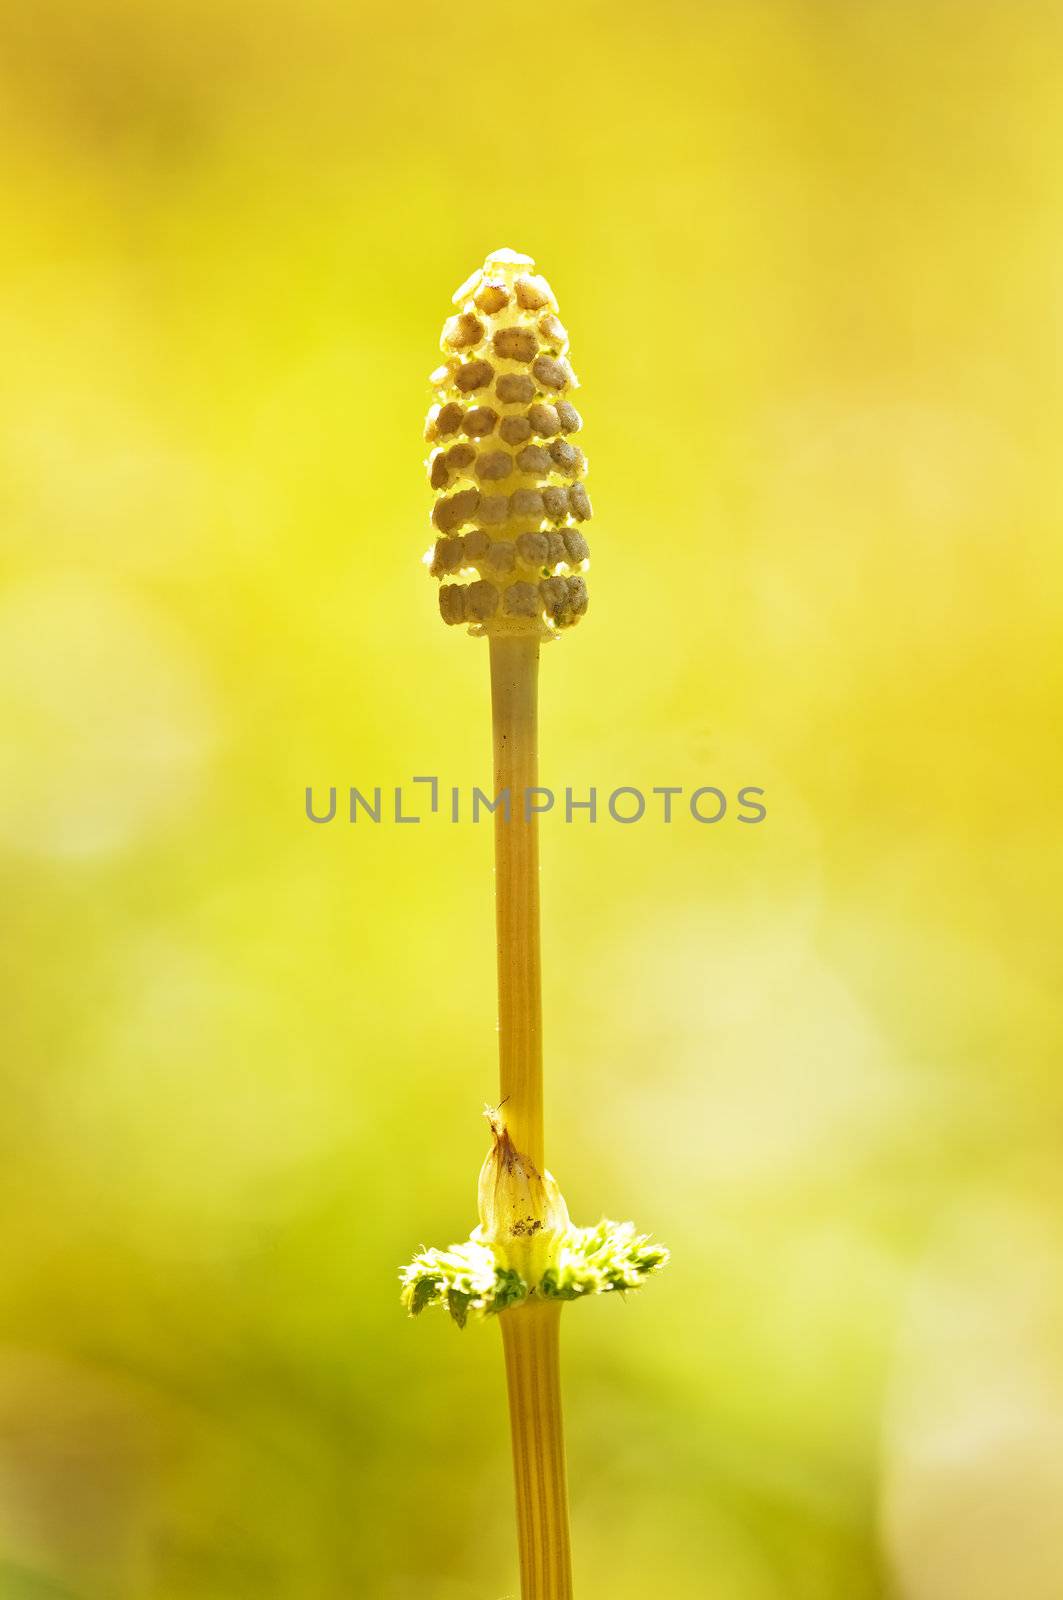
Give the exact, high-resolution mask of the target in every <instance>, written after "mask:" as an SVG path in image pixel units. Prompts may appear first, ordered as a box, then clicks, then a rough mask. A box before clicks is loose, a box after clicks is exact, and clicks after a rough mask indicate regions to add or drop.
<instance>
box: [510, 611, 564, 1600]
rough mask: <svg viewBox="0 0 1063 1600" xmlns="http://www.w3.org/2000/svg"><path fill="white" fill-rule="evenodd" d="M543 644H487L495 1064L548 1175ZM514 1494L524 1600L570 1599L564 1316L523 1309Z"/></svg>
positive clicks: (515, 1364) (552, 1308)
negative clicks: (530, 795)
mask: <svg viewBox="0 0 1063 1600" xmlns="http://www.w3.org/2000/svg"><path fill="white" fill-rule="evenodd" d="M538 686H539V641H538V639H534V638H533V639H526V638H519V637H512V636H511V637H494V638H492V640H491V713H492V723H493V727H494V753H495V795H496V796H498V795H500V794H501V793H502V792H503V791H508V794H509V802H510V803H509V812H508V820H507V815H506V810H505V808H504V807H500V808H499V809H498V810H497V811H496V812H495V915H496V922H497V931H498V1063H499V1077H500V1084H501V1098H502V1100H503V1101H504V1102H505V1120H506V1126H507V1128H508V1130H509V1135H510V1138H511V1139H512V1141H513V1144H514V1145H515V1146H516V1148H517V1149H518V1150H520V1151H521V1152H522V1153H523V1154H524V1155H526V1156H528V1157H529V1158H530V1160H531V1161H532V1162H533V1163H534V1164H535V1166H536V1167H537V1168H538V1169H539V1171H540V1172H542V1171H543V1167H544V1163H543V1037H542V977H541V970H540V960H539V835H538V819H537V816H536V814H535V811H534V799H533V809H532V810H531V814H530V815H529V810H528V807H527V803H526V797H527V791H528V790H531V789H534V788H535V787H536V785H537V784H538V782H539V741H538ZM499 1321H500V1323H501V1327H502V1344H503V1347H504V1349H505V1355H506V1386H507V1390H508V1393H509V1420H510V1428H511V1431H512V1435H513V1473H514V1478H515V1482H516V1490H517V1547H518V1553H519V1556H520V1592H521V1596H522V1600H571V1597H572V1558H571V1554H570V1549H569V1533H568V1491H567V1486H566V1480H565V1444H564V1436H563V1433H562V1428H561V1373H560V1362H559V1355H558V1332H559V1327H560V1322H561V1307H560V1306H559V1305H557V1304H551V1302H549V1301H545V1300H536V1299H531V1300H526V1301H525V1302H524V1303H523V1304H522V1305H519V1306H515V1307H513V1309H512V1310H510V1311H504V1312H502V1314H501V1317H500V1318H499Z"/></svg>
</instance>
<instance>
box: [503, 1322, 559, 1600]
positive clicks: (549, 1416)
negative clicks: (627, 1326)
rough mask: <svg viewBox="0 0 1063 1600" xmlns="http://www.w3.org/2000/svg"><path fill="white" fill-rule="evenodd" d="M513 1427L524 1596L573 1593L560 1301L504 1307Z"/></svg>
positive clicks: (543, 1598) (554, 1598)
mask: <svg viewBox="0 0 1063 1600" xmlns="http://www.w3.org/2000/svg"><path fill="white" fill-rule="evenodd" d="M499 1321H500V1322H501V1324H502V1345H503V1348H504V1350H505V1353H506V1388H507V1391H508V1394H509V1420H510V1427H511V1429H512V1433H513V1475H514V1479H515V1481H516V1488H517V1546H518V1551H519V1554H520V1592H521V1596H522V1600H572V1556H571V1551H570V1547H569V1533H568V1484H567V1480H566V1473H565V1440H564V1432H563V1429H562V1424H561V1370H560V1361H559V1356H558V1331H559V1328H560V1324H561V1307H560V1306H559V1305H556V1304H551V1302H550V1301H548V1300H526V1301H525V1302H524V1304H523V1305H519V1306H515V1307H514V1308H513V1309H512V1310H511V1311H503V1313H502V1315H501V1317H500V1318H499Z"/></svg>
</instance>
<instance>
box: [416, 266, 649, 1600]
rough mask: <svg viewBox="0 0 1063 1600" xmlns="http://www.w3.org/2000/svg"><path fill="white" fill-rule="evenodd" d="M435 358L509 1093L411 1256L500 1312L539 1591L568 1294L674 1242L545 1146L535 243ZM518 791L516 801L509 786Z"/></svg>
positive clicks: (475, 283) (556, 1562) (458, 1317)
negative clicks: (582, 1207)
mask: <svg viewBox="0 0 1063 1600" xmlns="http://www.w3.org/2000/svg"><path fill="white" fill-rule="evenodd" d="M454 302H455V305H456V307H457V309H456V312H455V314H454V315H453V316H452V317H450V319H449V320H448V321H447V323H446V324H445V326H444V328H443V337H442V350H443V362H442V365H440V366H439V367H437V369H436V370H435V372H433V374H432V378H431V381H432V383H433V385H434V386H435V390H436V398H435V402H434V404H433V405H432V407H431V409H430V411H429V413H428V426H427V439H428V441H429V444H430V446H431V453H430V455H429V459H428V474H429V481H430V483H431V485H432V488H433V489H435V490H436V491H437V495H436V501H435V505H434V507H433V511H432V522H433V524H434V526H435V528H436V530H437V533H438V538H437V539H436V542H435V545H434V548H433V549H432V550H430V551H429V552H428V554H427V556H426V557H425V560H426V562H427V563H428V564H429V565H430V569H431V572H432V574H433V576H434V577H436V578H438V579H440V580H441V581H440V589H439V609H440V613H441V615H442V617H443V620H444V621H445V622H447V623H449V624H451V625H456V624H459V623H466V624H468V625H469V632H470V633H472V634H474V635H478V636H481V637H486V639H487V641H488V646H489V650H490V658H491V705H492V723H493V734H494V780H495V801H496V808H495V813H494V818H495V911H496V931H497V942H498V1043H499V1067H500V1088H501V1104H500V1105H499V1107H498V1108H497V1110H489V1111H488V1113H487V1115H488V1120H489V1123H490V1129H491V1148H490V1150H489V1152H488V1155H487V1157H486V1159H485V1161H484V1164H483V1168H482V1170H481V1172H480V1182H479V1195H478V1210H479V1225H478V1226H477V1227H476V1228H474V1229H473V1231H472V1234H471V1235H470V1237H469V1238H468V1239H466V1240H465V1241H464V1242H463V1243H462V1244H456V1245H452V1246H451V1247H450V1248H449V1249H446V1250H423V1251H422V1252H421V1253H420V1254H419V1255H417V1256H415V1258H414V1259H413V1261H412V1262H411V1263H410V1264H409V1266H407V1267H406V1268H404V1270H403V1272H402V1300H403V1304H404V1305H405V1306H406V1308H407V1310H408V1311H409V1312H410V1314H411V1315H412V1316H417V1315H418V1314H419V1313H420V1312H421V1311H423V1310H424V1309H425V1308H426V1307H428V1306H432V1305H438V1306H441V1307H443V1308H444V1309H445V1310H446V1311H448V1312H449V1313H450V1315H451V1316H452V1317H453V1319H454V1321H455V1322H456V1323H457V1324H458V1326H459V1327H464V1326H465V1324H466V1322H467V1320H468V1318H469V1316H470V1314H472V1315H474V1316H477V1317H487V1316H493V1315H497V1316H498V1321H499V1326H500V1328H501V1331H502V1344H503V1348H504V1352H505V1361H506V1383H507V1390H508V1395H509V1414H510V1425H511V1430H512V1437H513V1464H514V1475H515V1479H516V1501H517V1543H518V1553H519V1559H520V1576H521V1595H522V1597H523V1600H571V1595H572V1571H571V1556H570V1549H569V1531H568V1495H567V1488H566V1479H565V1453H564V1441H563V1436H562V1426H561V1392H560V1375H559V1359H558V1331H559V1325H560V1318H561V1307H562V1304H563V1302H564V1301H566V1300H578V1299H580V1298H581V1297H582V1296H584V1295H589V1294H607V1293H609V1292H610V1291H613V1290H621V1291H623V1290H626V1289H634V1288H637V1287H638V1286H639V1285H640V1284H641V1283H643V1282H644V1281H645V1279H646V1278H647V1277H648V1276H649V1274H650V1273H652V1272H655V1271H656V1270H657V1269H658V1268H660V1267H662V1266H664V1264H665V1262H666V1261H667V1259H668V1252H667V1250H666V1249H665V1248H664V1247H663V1246H662V1245H659V1244H655V1243H653V1242H652V1241H651V1240H650V1239H649V1238H648V1237H647V1236H646V1235H643V1234H638V1233H636V1231H635V1228H634V1226H633V1224H632V1223H630V1222H620V1223H618V1222H611V1221H608V1220H607V1219H603V1220H602V1221H601V1222H599V1223H597V1224H596V1225H595V1226H594V1227H590V1228H578V1227H574V1226H573V1225H572V1223H571V1222H570V1220H569V1214H568V1207H567V1206H566V1204H565V1201H564V1198H563V1196H562V1194H561V1191H560V1189H559V1188H558V1185H557V1183H556V1181H555V1180H554V1179H553V1178H552V1177H551V1175H550V1173H549V1172H548V1171H547V1170H546V1166H545V1162H544V1150H543V1070H542V998H541V974H540V956H539V845H538V833H537V818H536V814H535V811H534V810H533V809H532V808H531V806H530V804H529V803H528V795H529V792H530V791H532V790H534V789H535V787H536V786H537V783H538V720H537V702H538V673H539V647H540V644H541V642H542V641H543V640H544V639H550V638H552V637H554V636H555V635H557V634H558V633H560V632H561V631H562V630H564V629H567V628H569V627H570V626H571V625H572V624H574V623H575V622H577V621H578V620H579V619H580V617H582V616H583V615H584V613H585V612H586V610H587V584H586V579H585V577H584V574H585V572H586V570H587V567H588V565H589V555H590V551H589V549H588V546H587V541H586V538H585V537H584V534H583V531H582V526H581V525H582V524H583V523H585V522H587V521H588V519H589V518H590V515H591V506H590V501H589V500H588V498H587V491H586V489H585V488H584V485H583V481H582V480H583V476H584V473H585V470H586V462H585V460H584V456H583V452H582V451H581V450H580V449H579V447H578V446H577V445H575V444H573V443H572V441H571V437H570V436H571V435H572V434H575V433H578V432H579V430H580V428H581V427H582V421H581V418H580V416H579V413H578V412H577V411H576V409H575V407H574V406H573V405H572V402H571V399H570V398H569V397H570V395H571V393H572V391H573V390H574V389H575V388H576V387H577V382H576V378H575V375H574V374H573V372H572V369H571V367H570V366H569V364H568V361H567V359H566V356H567V350H568V335H567V334H566V332H565V329H564V328H563V326H562V324H561V322H560V321H559V320H558V316H557V302H556V301H555V299H554V296H553V292H552V290H551V289H550V286H549V284H548V283H547V282H546V280H545V279H544V278H542V277H540V276H538V275H536V273H535V264H534V262H533V261H532V260H531V259H530V257H528V256H522V255H517V254H516V253H515V252H514V251H512V250H496V251H495V252H493V254H491V255H490V256H488V258H487V261H486V263H485V264H484V267H483V268H482V270H480V271H478V272H475V273H474V274H473V275H472V277H471V278H469V279H468V281H467V282H466V283H464V284H462V286H461V288H460V289H459V290H458V291H457V293H456V294H455V296H454ZM500 797H504V799H505V803H504V804H503V803H500Z"/></svg>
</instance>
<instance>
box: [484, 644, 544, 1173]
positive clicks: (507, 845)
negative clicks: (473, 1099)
mask: <svg viewBox="0 0 1063 1600" xmlns="http://www.w3.org/2000/svg"><path fill="white" fill-rule="evenodd" d="M538 688H539V641H538V639H535V638H531V639H525V638H519V637H517V638H513V637H510V638H506V637H496V638H492V640H491V715H492V723H493V727H494V749H495V794H496V796H497V795H499V794H501V793H502V792H503V791H507V792H508V794H509V797H510V807H509V820H508V821H507V820H506V814H505V810H504V808H503V807H501V806H500V807H499V809H498V810H497V811H496V812H495V919H496V924H497V932H498V1066H499V1080H500V1090H501V1094H500V1098H501V1099H502V1100H504V1101H505V1103H506V1112H505V1115H506V1125H507V1127H508V1128H509V1133H510V1137H511V1139H512V1140H513V1143H514V1144H515V1145H516V1147H517V1149H518V1150H520V1151H521V1152H522V1153H523V1154H524V1155H526V1156H528V1157H529V1158H530V1159H531V1160H532V1161H533V1162H534V1164H535V1166H536V1167H538V1169H539V1171H540V1172H541V1171H542V1169H543V1025H542V978H541V971H540V964H539V832H538V818H537V817H536V815H535V814H534V811H533V813H532V815H531V816H530V817H529V816H528V813H527V809H526V792H527V791H528V790H529V789H534V788H535V786H536V785H537V784H538V782H539V743H538ZM532 804H533V805H534V800H533V802H532Z"/></svg>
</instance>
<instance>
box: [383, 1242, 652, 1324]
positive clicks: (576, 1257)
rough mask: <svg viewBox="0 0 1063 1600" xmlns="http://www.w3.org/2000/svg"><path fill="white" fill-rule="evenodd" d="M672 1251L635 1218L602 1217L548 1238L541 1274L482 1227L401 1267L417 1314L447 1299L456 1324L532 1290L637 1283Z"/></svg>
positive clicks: (604, 1290)
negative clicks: (523, 1270) (515, 1261)
mask: <svg viewBox="0 0 1063 1600" xmlns="http://www.w3.org/2000/svg"><path fill="white" fill-rule="evenodd" d="M668 1254H669V1253H668V1251H667V1249H666V1248H665V1246H664V1245H662V1244H657V1243H655V1242H654V1241H653V1240H652V1239H651V1238H650V1237H649V1235H648V1234H644V1233H641V1234H640V1233H636V1232H635V1225H634V1223H632V1222H611V1221H609V1220H608V1218H603V1219H602V1221H601V1222H599V1223H597V1224H596V1225H595V1226H594V1227H592V1228H571V1227H570V1228H568V1229H566V1230H565V1231H564V1232H562V1233H559V1234H558V1235H557V1237H556V1239H555V1240H554V1241H552V1242H551V1247H550V1249H549V1256H548V1259H547V1260H546V1262H545V1263H544V1265H543V1270H542V1273H541V1275H540V1276H539V1277H538V1278H537V1279H536V1281H535V1282H534V1283H531V1284H529V1283H527V1282H526V1281H525V1279H524V1278H523V1277H522V1276H521V1274H520V1272H519V1271H517V1270H516V1269H515V1268H514V1267H513V1266H512V1265H511V1263H510V1262H509V1260H508V1259H507V1251H506V1247H505V1245H504V1244H488V1243H486V1242H485V1241H484V1239H483V1237H482V1234H481V1230H480V1229H479V1228H477V1229H476V1230H475V1231H474V1232H473V1234H472V1236H471V1237H470V1238H469V1239H466V1240H465V1241H464V1243H462V1244H456V1245H451V1246H450V1248H449V1249H448V1250H422V1251H421V1252H420V1254H419V1255H416V1256H415V1257H414V1259H413V1260H412V1261H411V1262H410V1264H409V1266H407V1267H404V1268H403V1269H402V1273H401V1281H402V1303H403V1305H404V1306H405V1307H406V1309H407V1311H408V1312H409V1313H410V1315H411V1316H412V1317H416V1316H419V1315H420V1313H421V1312H422V1311H424V1310H425V1308H426V1307H428V1306H442V1307H444V1309H446V1310H447V1311H449V1312H450V1315H451V1316H452V1317H453V1319H454V1321H455V1322H456V1323H457V1324H458V1327H459V1328H463V1327H464V1326H465V1324H466V1322H467V1320H468V1317H469V1315H470V1313H474V1314H475V1315H477V1316H479V1317H486V1316H492V1315H495V1314H496V1313H498V1312H500V1311H505V1310H506V1309H507V1308H508V1307H509V1306H515V1305H519V1303H520V1302H521V1301H522V1300H524V1299H526V1298H527V1297H528V1296H529V1295H538V1296H541V1297H542V1298H543V1299H546V1300H579V1299H582V1298H583V1296H584V1295H589V1294H609V1293H610V1292H612V1291H614V1290H619V1291H621V1292H622V1291H624V1290H626V1289H638V1288H640V1287H641V1285H642V1284H643V1283H645V1281H646V1279H647V1278H648V1277H649V1276H650V1275H651V1273H654V1272H658V1271H659V1270H660V1269H661V1268H662V1267H663V1266H665V1265H666V1264H667V1262H668Z"/></svg>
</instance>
